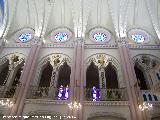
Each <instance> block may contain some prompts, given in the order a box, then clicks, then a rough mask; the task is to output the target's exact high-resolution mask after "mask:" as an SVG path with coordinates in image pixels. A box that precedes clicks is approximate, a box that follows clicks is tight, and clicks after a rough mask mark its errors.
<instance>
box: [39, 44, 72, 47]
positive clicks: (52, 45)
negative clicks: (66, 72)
mask: <svg viewBox="0 0 160 120" xmlns="http://www.w3.org/2000/svg"><path fill="white" fill-rule="evenodd" d="M42 47H43V48H52V47H55V48H73V47H74V45H73V44H63V43H62V44H52V43H49V44H43V46H42Z"/></svg>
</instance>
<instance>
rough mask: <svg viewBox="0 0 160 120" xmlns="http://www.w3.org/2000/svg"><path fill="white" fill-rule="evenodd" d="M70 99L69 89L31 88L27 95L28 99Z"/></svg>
mask: <svg viewBox="0 0 160 120" xmlns="http://www.w3.org/2000/svg"><path fill="white" fill-rule="evenodd" d="M68 98H69V88H68V87H60V88H55V87H37V86H31V87H30V89H29V91H28V94H27V99H48V100H68Z"/></svg>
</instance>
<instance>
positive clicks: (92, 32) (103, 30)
mask: <svg viewBox="0 0 160 120" xmlns="http://www.w3.org/2000/svg"><path fill="white" fill-rule="evenodd" d="M96 33H103V34H105V35H106V36H107V38H106V40H105V41H96V40H95V39H94V37H93V36H94V35H95V34H96ZM89 39H90V40H91V41H92V42H94V43H97V44H104V43H108V42H109V41H110V40H111V39H112V34H111V32H110V31H109V30H107V29H106V28H103V27H96V28H93V29H91V30H90V31H89Z"/></svg>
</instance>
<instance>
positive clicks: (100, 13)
mask: <svg viewBox="0 0 160 120" xmlns="http://www.w3.org/2000/svg"><path fill="white" fill-rule="evenodd" d="M4 3H5V5H4V6H5V8H4V13H5V14H4V15H5V16H4V21H3V25H2V22H1V23H0V24H1V26H0V37H2V36H3V37H7V36H11V35H13V34H14V33H15V32H16V31H18V30H20V29H22V28H25V27H30V28H33V29H34V30H35V34H36V35H37V36H41V37H45V36H47V35H48V34H49V33H50V32H51V31H52V30H54V29H55V28H57V27H63V26H65V27H68V28H70V29H71V30H72V31H74V32H75V36H79V37H81V36H84V35H85V33H86V32H88V31H89V30H90V29H92V28H94V27H96V26H103V27H105V28H107V29H108V30H110V31H112V33H113V34H114V35H115V36H117V37H125V36H126V34H127V31H128V30H129V29H132V28H140V29H144V30H146V31H148V32H149V33H150V34H152V35H153V36H154V37H155V38H157V39H158V38H159V39H160V0H5V2H4ZM1 11H2V9H1ZM1 13H2V12H1ZM0 15H1V16H2V14H0ZM1 18H2V17H1Z"/></svg>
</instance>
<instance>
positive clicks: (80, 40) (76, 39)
mask: <svg viewBox="0 0 160 120" xmlns="http://www.w3.org/2000/svg"><path fill="white" fill-rule="evenodd" d="M74 42H75V43H78V44H82V43H83V42H84V38H82V37H80V38H75V39H74Z"/></svg>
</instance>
